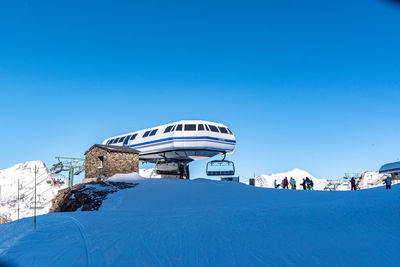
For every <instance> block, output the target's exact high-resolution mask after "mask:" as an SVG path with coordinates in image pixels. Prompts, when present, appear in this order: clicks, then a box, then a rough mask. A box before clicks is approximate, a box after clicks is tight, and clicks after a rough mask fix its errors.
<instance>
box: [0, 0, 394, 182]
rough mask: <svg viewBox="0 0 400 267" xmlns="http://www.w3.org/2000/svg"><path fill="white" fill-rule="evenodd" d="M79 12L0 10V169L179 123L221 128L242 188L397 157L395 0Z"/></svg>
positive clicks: (56, 6)
mask: <svg viewBox="0 0 400 267" xmlns="http://www.w3.org/2000/svg"><path fill="white" fill-rule="evenodd" d="M81 2H82V1H64V2H61V1H20V2H19V1H3V2H2V3H1V4H0V36H1V42H0V91H1V104H0V114H1V116H0V123H1V131H0V144H1V153H0V168H7V167H9V166H11V165H12V164H14V163H19V162H23V161H28V160H36V159H39V160H44V161H45V162H46V163H47V164H48V165H51V164H52V163H54V156H57V155H63V156H75V157H79V156H82V155H83V153H84V152H85V150H86V149H88V148H89V147H90V146H91V145H92V144H94V143H99V142H101V141H102V140H103V139H104V138H106V137H109V136H113V135H116V134H120V133H125V132H128V131H132V130H139V129H142V128H146V127H152V126H156V125H159V124H164V123H168V122H172V121H176V120H180V119H204V120H210V121H217V122H222V123H224V124H226V125H228V126H229V127H230V128H231V129H232V130H233V131H234V132H235V134H236V137H237V149H236V151H235V154H234V155H232V156H230V157H229V158H230V159H232V160H234V161H235V162H236V165H237V170H238V174H239V175H240V176H242V177H246V178H248V177H250V176H253V174H254V173H255V174H261V173H271V172H281V171H288V170H290V169H292V168H295V167H298V168H302V169H306V170H307V171H309V172H310V173H311V174H313V175H315V176H318V177H325V178H338V177H341V176H342V175H343V173H345V172H362V171H364V170H377V169H378V168H379V167H380V165H381V164H383V163H386V162H391V161H396V160H399V159H400V151H399V150H400V138H399V134H400V123H399V117H400V101H399V100H400V27H399V25H400V8H398V7H396V6H395V5H392V4H390V3H389V2H385V1H379V0H362V1H361V0H355V1H347V0H335V1H319V0H306V1H293V0H291V1H289V0H280V1H265V0H264V1H226V2H221V1H215V0H213V1H204V0H202V1H140V2H139V1H137V2H135V1H126V2H118V1H107V2H104V1H85V3H81ZM143 2H145V3H143ZM205 163H206V161H202V162H198V163H195V164H193V166H192V171H193V173H194V175H195V176H204V165H205Z"/></svg>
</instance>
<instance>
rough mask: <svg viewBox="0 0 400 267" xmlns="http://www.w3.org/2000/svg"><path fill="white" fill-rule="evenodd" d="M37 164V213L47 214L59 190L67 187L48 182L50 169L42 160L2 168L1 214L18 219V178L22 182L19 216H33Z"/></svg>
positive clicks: (0, 178)
mask: <svg viewBox="0 0 400 267" xmlns="http://www.w3.org/2000/svg"><path fill="white" fill-rule="evenodd" d="M35 166H36V167H37V171H38V173H37V188H36V192H37V214H39V215H40V214H45V213H47V212H48V211H49V209H50V207H51V200H52V199H53V198H54V197H55V196H56V195H57V193H58V190H60V189H63V188H65V185H62V186H60V187H58V186H54V185H51V184H48V183H47V179H49V178H50V174H49V170H48V169H47V167H46V165H45V163H44V162H42V161H30V162H25V163H21V164H16V165H14V166H12V167H11V168H8V169H5V170H0V187H1V193H0V214H3V216H6V217H7V218H10V219H11V220H16V219H17V208H18V204H17V196H18V194H17V192H18V179H19V184H20V188H19V191H20V196H19V197H20V201H19V209H20V211H19V216H20V218H24V217H29V216H33V213H34V210H33V206H34V185H35V183H34V180H35Z"/></svg>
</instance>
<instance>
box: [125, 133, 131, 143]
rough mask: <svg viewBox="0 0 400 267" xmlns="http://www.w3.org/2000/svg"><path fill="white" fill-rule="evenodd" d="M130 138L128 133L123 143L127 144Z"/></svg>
mask: <svg viewBox="0 0 400 267" xmlns="http://www.w3.org/2000/svg"><path fill="white" fill-rule="evenodd" d="M130 139H131V136H130V135H128V136H127V137H126V138H125V140H124V145H127V144H128V142H129V140H130Z"/></svg>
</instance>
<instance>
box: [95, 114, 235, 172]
mask: <svg viewBox="0 0 400 267" xmlns="http://www.w3.org/2000/svg"><path fill="white" fill-rule="evenodd" d="M103 145H110V146H122V147H124V146H126V147H130V148H133V149H135V150H137V151H139V160H140V161H141V162H149V163H154V164H155V165H156V166H155V172H156V173H157V174H159V175H163V176H164V177H171V178H182V179H189V177H190V175H189V166H188V165H189V163H190V162H192V161H194V160H202V159H210V158H212V157H215V156H218V155H221V156H223V159H222V160H213V161H211V162H209V163H208V164H207V170H206V173H207V175H208V176H221V177H222V176H233V175H234V174H235V166H234V163H233V162H232V161H228V160H226V159H225V157H226V154H231V153H233V151H234V149H235V146H236V139H235V135H234V134H233V132H232V131H231V130H230V129H229V128H228V127H227V126H226V125H223V124H221V123H215V122H209V121H202V120H182V121H178V122H174V123H169V124H165V125H161V126H157V127H153V128H149V129H144V130H140V131H136V132H131V133H126V134H123V135H118V136H113V137H110V138H107V139H106V140H104V141H103Z"/></svg>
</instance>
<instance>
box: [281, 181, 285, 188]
mask: <svg viewBox="0 0 400 267" xmlns="http://www.w3.org/2000/svg"><path fill="white" fill-rule="evenodd" d="M281 187H282V189H285V179H283V180H282V182H281Z"/></svg>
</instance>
